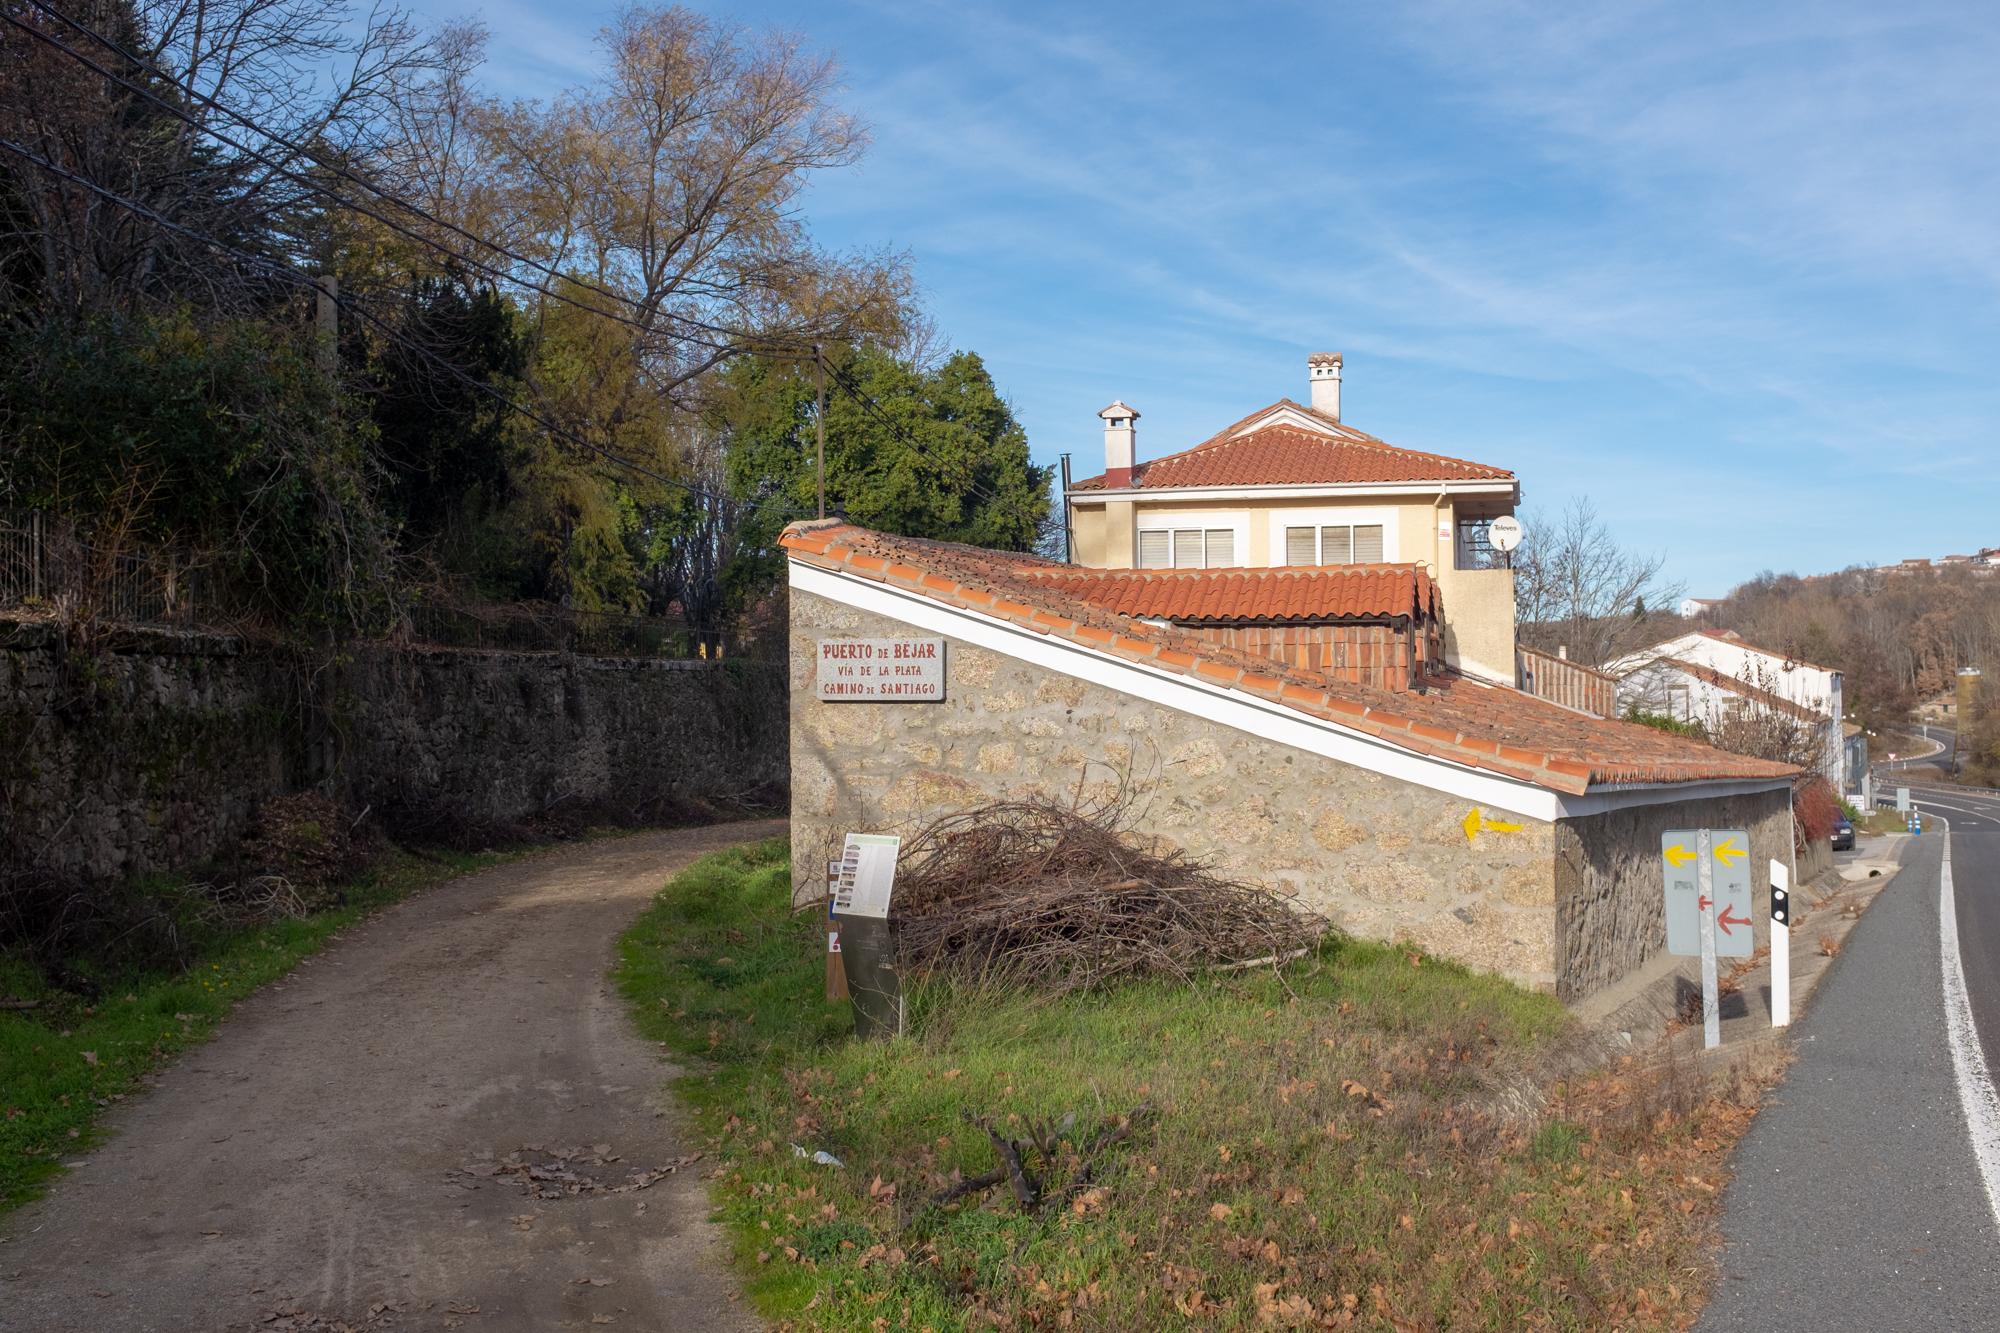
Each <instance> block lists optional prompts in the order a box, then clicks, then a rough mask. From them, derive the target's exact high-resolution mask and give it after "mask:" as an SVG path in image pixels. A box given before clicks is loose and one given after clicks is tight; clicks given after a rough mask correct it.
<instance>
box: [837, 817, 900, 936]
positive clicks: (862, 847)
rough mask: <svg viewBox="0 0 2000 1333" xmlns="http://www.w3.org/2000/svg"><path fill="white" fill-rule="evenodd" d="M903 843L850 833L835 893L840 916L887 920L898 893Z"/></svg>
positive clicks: (877, 835)
mask: <svg viewBox="0 0 2000 1333" xmlns="http://www.w3.org/2000/svg"><path fill="white" fill-rule="evenodd" d="M902 849H903V840H902V839H901V838H899V837H897V836H896V835H895V834H893V833H850V834H848V835H847V846H846V848H845V850H844V851H843V853H842V855H841V858H840V880H839V883H838V884H836V885H835V887H834V891H833V911H834V915H836V916H866V917H875V918H878V919H879V918H883V917H887V916H888V915H889V897H890V895H891V894H893V893H894V892H895V891H896V857H897V854H898V853H900V852H901V851H902Z"/></svg>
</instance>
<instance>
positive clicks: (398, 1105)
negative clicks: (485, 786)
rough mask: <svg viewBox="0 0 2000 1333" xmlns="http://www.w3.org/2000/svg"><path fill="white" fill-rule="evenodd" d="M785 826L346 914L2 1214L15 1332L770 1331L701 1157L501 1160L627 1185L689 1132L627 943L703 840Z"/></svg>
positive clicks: (502, 877)
mask: <svg viewBox="0 0 2000 1333" xmlns="http://www.w3.org/2000/svg"><path fill="white" fill-rule="evenodd" d="M782 827H783V825H782V824H779V823H776V822H771V823H756V824H734V825H726V826H723V827H719V828H708V829H693V830H677V831H673V832H662V833H646V834H639V835H636V836H633V837H629V838H619V839H614V840H610V841H605V842H600V843H595V844H591V845H588V846H582V847H574V848H566V849H563V850H560V851H557V852H551V853H546V854H543V855H539V856H536V857H534V858H532V859H529V860H525V861H521V862H517V863H515V864H513V865H507V866H501V867H498V868H496V869H493V870H488V871H484V872H482V873H480V874H476V875H470V876H467V877H465V878H463V879H460V880H456V881H454V882H452V883H449V884H446V885H444V886H442V887H440V888H437V889H434V890H432V891H430V892H428V893H425V894H422V895H420V896H418V897H416V898H414V899H411V900H410V901H408V902H405V903H403V904H401V905H399V906H397V907H395V908H392V909H390V910H389V911H387V912H384V913H382V914H381V915H380V916H378V917H376V918H374V919H373V920H371V921H369V922H367V923H365V924H363V925H361V926H359V927H357V928H355V929H354V930H353V931H351V932H349V933H348V935H347V937H346V938H345V939H343V940H341V941H339V942H338V943H336V944H334V945H332V946H331V947H329V948H328V949H327V950H325V951H324V952H323V953H321V954H320V955H319V956H317V957H316V958H313V959H311V960H309V961H308V962H306V963H305V964H304V965H303V966H302V967H300V969H299V970H298V971H297V972H296V973H294V974H293V975H292V977H290V978H289V979H287V980H286V981H283V982H280V983H278V984H276V985H274V986H272V987H270V988H268V989H266V990H264V991H263V992H261V993H259V994H257V995H255V996H253V997H252V998H251V999H249V1000H248V1001H246V1002H245V1003H244V1004H243V1006H242V1007H241V1008H240V1009H239V1010H238V1011H237V1013H236V1014H235V1015H233V1016H232V1017H231V1018H230V1020H229V1021H228V1022H227V1023H225V1024H224V1025H223V1026H222V1028H221V1029H220V1030H219V1031H218V1033H217V1034H216V1037H215V1039H214V1040H213V1041H212V1042H210V1043H209V1044H207V1045H206V1046H203V1047H201V1048H200V1049H198V1050H196V1051H193V1052H190V1053H189V1054H188V1056H187V1057H185V1058H184V1059H183V1060H182V1061H181V1062H180V1063H179V1064H177V1065H176V1066H174V1067H173V1068H171V1069H169V1070H168V1071H166V1073H165V1074H164V1075H163V1076H162V1077H161V1078H160V1079H159V1081H158V1085H157V1086H156V1087H155V1088H154V1089H153V1090H152V1091H151V1092H149V1093H148V1094H147V1095H145V1096H144V1097H141V1098H137V1099H135V1100H134V1101H133V1102H131V1103H128V1104H127V1105H125V1106H123V1107H121V1108H119V1110H118V1111H117V1112H116V1113H115V1114H113V1115H112V1116H111V1119H110V1126H111V1129H112V1135H111V1137H110V1139H109V1141H108V1142H106V1143H105V1145H104V1146H103V1147H101V1148H99V1149H98V1150H97V1151H95V1152H94V1153H92V1154H91V1155H90V1156H89V1157H88V1158H86V1159H85V1160H84V1164H83V1165H81V1166H80V1167H78V1168H77V1169H76V1170H75V1171H74V1172H72V1173H71V1174H70V1175H69V1176H68V1177H67V1178H66V1179H64V1180H62V1181H60V1182H58V1183H57V1185H56V1187H55V1189H54V1190H53V1191H52V1192H51V1194H50V1197H49V1198H47V1199H45V1200H43V1201H42V1202H41V1203H38V1204H35V1205H32V1206H30V1207H28V1208H25V1209H22V1210H21V1211H19V1212H17V1213H15V1214H14V1215H13V1216H12V1217H10V1218H8V1219H6V1220H5V1221H4V1222H0V1237H4V1239H0V1330H6V1333H16V1330H19V1331H20V1333H28V1330H34V1333H57V1331H64V1333H66V1331H67V1330H79V1331H82V1330H90V1331H91V1333H110V1331H111V1330H162V1331H164V1330H187V1329H201V1330H210V1329H247V1328H313V1329H329V1330H330V1329H336V1328H340V1327H343V1326H345V1325H352V1326H354V1327H357V1328H368V1329H376V1328H398V1329H443V1328H461V1329H465V1330H467V1333H498V1331H500V1330H516V1329H537V1330H540V1329H565V1328H589V1327H593V1326H596V1327H603V1326H605V1325H606V1324H609V1325H610V1326H611V1327H614V1328H630V1329H634V1330H638V1329H645V1330H675V1329H688V1330H695V1329H701V1330H706V1329H731V1328H744V1329H748V1328H753V1327H755V1324H754V1321H753V1320H751V1319H750V1317H749V1316H748V1315H747V1314H746V1313H744V1312H743V1311H742V1310H741V1309H740V1307H738V1306H737V1305H736V1304H735V1303H734V1300H735V1287H734V1283H733V1281H732V1280H731V1278H730V1277H729V1275H728V1273H727V1272H726V1270H725V1268H724V1259H725V1256H724V1254H723V1252H722V1250H721V1248H720V1247H721V1244H722V1242H721V1240H720V1236H719V1232H718V1231H717V1229H716V1228H715V1227H713V1226H711V1225H710V1224H709V1223H708V1221H707V1220H706V1219H707V1205H706V1201H705V1199H704V1198H703V1194H702V1187H701V1181H700V1178H699V1176H700V1170H701V1168H700V1165H699V1164H696V1165H695V1166H693V1167H692V1168H690V1169H687V1170H684V1171H680V1172H677V1173H676V1174H674V1175H671V1176H667V1177H665V1178H663V1179H661V1180H659V1181H658V1182H657V1183H656V1184H653V1185H651V1186H650V1187H649V1188H644V1189H637V1190H628V1191H625V1192H619V1193H584V1194H581V1195H570V1194H567V1193H565V1194H564V1196H563V1197H560V1198H556V1199H544V1198H537V1197H531V1196H530V1194H529V1189H528V1186H527V1183H526V1182H524V1181H522V1180H521V1179H519V1178H518V1177H517V1176H514V1175H511V1174H509V1173H507V1172H506V1171H504V1170H503V1171H497V1172H496V1168H498V1167H500V1166H502V1165H503V1164H504V1161H505V1158H506V1156H507V1154H509V1153H513V1152H516V1151H517V1150H520V1149H523V1148H529V1147H534V1148H539V1149H541V1150H544V1152H545V1153H546V1152H556V1151H568V1150H572V1149H576V1150H580V1152H581V1155H580V1156H579V1157H576V1158H573V1159H572V1160H571V1161H570V1162H569V1163H567V1164H566V1165H564V1164H559V1163H552V1162H549V1159H548V1158H547V1157H545V1156H542V1155H536V1154H532V1153H531V1154H529V1155H528V1156H527V1157H526V1158H525V1159H524V1160H527V1161H530V1162H537V1163H548V1164H550V1165H556V1166H559V1167H561V1169H566V1170H569V1171H571V1172H572V1173H574V1174H575V1175H576V1176H578V1177H579V1178H582V1179H586V1180H589V1181H595V1182H599V1183H601V1184H606V1185H617V1184H622V1183H624V1182H626V1181H627V1180H628V1179H629V1178H630V1176H631V1173H633V1172H635V1171H644V1170H650V1169H655V1168H658V1167H662V1166H666V1165H668V1164H670V1163H672V1162H674V1161H675V1160H676V1159H677V1158H679V1157H681V1156H682V1155H683V1154H686V1153H690V1152H693V1151H695V1150H696V1147H697V1146H698V1145H692V1144H690V1142H689V1141H688V1138H687V1136H686V1134H685V1133H684V1132H682V1131H681V1130H680V1128H679V1127H678V1124H677V1121H676V1118H675V1116H674V1114H673V1110H672V1107H671V1105H670V1104H669V1103H668V1102H667V1101H666V1100H665V1097H664V1094H663V1091H662V1084H663V1082H664V1080H665V1078H666V1076H667V1074H668V1073H669V1072H670V1066H669V1065H668V1064H667V1062H666V1060H665V1058H664V1054H663V1052H661V1051H660V1050H659V1049H658V1048H657V1047H655V1046H653V1045H651V1044H649V1043H647V1042H645V1041H642V1040H641V1039H640V1038H639V1037H638V1036H636V1035H635V1034H634V1033H633V1031H632V1028H631V1025H630V1024H629V1023H628V1022H627V1021H626V1018H625V1015H624V1012H623V1007H622V1001H621V1000H620V999H619V997H618V995H617V994H616V992H615V991H614V990H613V989H612V987H611V985H610V982H609V981H608V980H607V977H606V969H607V968H608V967H609V965H610V962H611V957H612V952H611V951H612V941H613V940H614V938H615V937H616V935H617V934H618V932H619V931H620V930H621V929H623V928H624V927H625V926H626V925H627V924H629V923H630V922H631V920H632V919H633V917H634V916H635V915H637V913H638V912H639V910H640V908H641V907H642V906H643V904H644V903H645V901H646V899H647V898H648V897H649V896H650V895H651V894H652V893H653V892H654V891H655V890H656V889H658V888H659V886H660V884H661V883H662V882H663V881H664V880H665V879H666V878H667V877H668V876H669V875H670V874H672V873H673V872H674V871H676V870H679V869H680V868H681V867H683V866H684V865H686V864H687V863H688V862H689V861H691V860H693V859H694V858H695V857H696V856H698V855H700V854H702V853H705V852H709V851H713V850H716V849H718V848H720V847H724V846H727V845H730V844H733V843H738V842H744V841H747V840H750V839H753V838H757V837H764V836H768V835H770V834H773V833H776V832H779V831H780V830H781V829H782ZM606 1149H608V1151H606ZM600 1156H603V1157H612V1156H615V1157H616V1158H617V1159H618V1160H616V1161H608V1162H599V1161H597V1160H595V1159H596V1158H598V1157H600ZM468 1167H470V1168H472V1169H473V1171H474V1174H465V1169H466V1168H468ZM273 1312H279V1316H280V1317H279V1318H277V1319H275V1320H273V1319H271V1318H270V1316H271V1315H272V1314H273Z"/></svg>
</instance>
